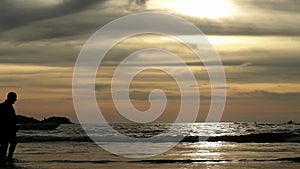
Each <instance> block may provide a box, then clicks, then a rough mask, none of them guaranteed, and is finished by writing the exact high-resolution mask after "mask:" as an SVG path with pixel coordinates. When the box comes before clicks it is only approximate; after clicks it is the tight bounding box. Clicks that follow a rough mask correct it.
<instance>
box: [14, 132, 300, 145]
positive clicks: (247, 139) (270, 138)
mask: <svg viewBox="0 0 300 169" xmlns="http://www.w3.org/2000/svg"><path fill="white" fill-rule="evenodd" d="M180 138H181V137H180V136H163V137H158V138H156V139H149V140H147V139H145V141H149V142H158V143H159V142H176V141H177V140H180ZM18 140H19V142H64V141H65V142H66V141H70V142H91V141H92V140H91V139H90V138H89V137H87V136H80V137H56V136H19V137H18ZM94 141H96V142H121V143H122V142H128V140H122V138H120V137H117V136H99V137H95V138H94ZM201 141H208V142H218V141H222V142H237V143H274V142H295V143H300V135H299V134H293V133H259V134H248V135H234V136H228V135H226V136H213V137H209V136H185V137H184V138H183V139H182V140H181V142H188V143H194V142H201ZM131 142H134V140H131Z"/></svg>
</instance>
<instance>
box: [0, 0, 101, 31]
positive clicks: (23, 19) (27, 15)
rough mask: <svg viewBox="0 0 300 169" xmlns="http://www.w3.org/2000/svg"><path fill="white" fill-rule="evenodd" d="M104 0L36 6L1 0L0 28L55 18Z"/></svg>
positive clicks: (84, 0) (74, 0)
mask: <svg viewBox="0 0 300 169" xmlns="http://www.w3.org/2000/svg"><path fill="white" fill-rule="evenodd" d="M102 1H105V0H64V1H62V3H61V4H59V5H55V6H50V7H42V8H37V7H34V6H35V4H26V5H22V6H20V5H17V4H16V2H14V1H12V0H2V1H1V6H0V11H1V15H0V30H1V31H4V30H8V29H11V28H14V27H18V26H22V25H25V24H29V23H31V22H34V21H39V20H44V19H50V18H55V17H59V16H63V15H68V14H72V13H76V12H79V11H82V10H85V9H86V8H88V7H91V6H92V5H94V4H96V3H99V2H102Z"/></svg>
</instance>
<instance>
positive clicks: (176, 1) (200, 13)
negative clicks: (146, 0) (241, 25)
mask: <svg viewBox="0 0 300 169" xmlns="http://www.w3.org/2000/svg"><path fill="white" fill-rule="evenodd" d="M150 2H151V1H150ZM152 2H155V3H156V4H154V6H155V7H157V8H164V9H168V10H170V11H173V12H176V13H179V14H183V15H188V16H194V17H203V18H209V19H217V18H225V17H230V16H232V15H233V14H234V13H235V9H234V5H233V4H232V2H231V1H230V0H171V1H152Z"/></svg>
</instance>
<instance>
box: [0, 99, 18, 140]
mask: <svg viewBox="0 0 300 169" xmlns="http://www.w3.org/2000/svg"><path fill="white" fill-rule="evenodd" d="M16 131H17V127H16V113H15V109H14V107H13V105H12V104H10V103H8V102H7V101H5V102H3V103H1V104H0V140H3V139H10V138H12V137H15V135H16Z"/></svg>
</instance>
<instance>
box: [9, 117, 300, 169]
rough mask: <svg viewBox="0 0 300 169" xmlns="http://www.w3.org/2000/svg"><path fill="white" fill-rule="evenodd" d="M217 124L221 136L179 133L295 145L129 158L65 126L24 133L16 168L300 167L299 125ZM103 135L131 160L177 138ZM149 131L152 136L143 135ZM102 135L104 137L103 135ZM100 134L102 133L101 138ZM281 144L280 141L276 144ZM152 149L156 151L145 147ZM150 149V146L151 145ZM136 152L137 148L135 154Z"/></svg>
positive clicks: (130, 130)
mask: <svg viewBox="0 0 300 169" xmlns="http://www.w3.org/2000/svg"><path fill="white" fill-rule="evenodd" d="M212 125H217V130H216V131H218V132H217V133H213V132H211V131H208V129H209V128H207V130H206V131H207V132H206V133H204V134H203V133H202V132H199V130H202V131H205V130H203V128H204V126H203V124H180V125H178V131H184V130H185V131H187V132H188V133H189V136H190V137H195V136H196V137H199V136H203V135H206V134H209V136H210V137H213V138H218V137H220V136H222V137H226V138H227V137H228V138H230V137H231V136H237V137H240V136H243V135H248V136H249V137H253V135H255V134H265V133H283V134H293V137H294V138H293V139H295V140H296V141H295V140H294V141H290V140H289V139H290V138H289V139H286V140H282V139H280V141H279V140H278V138H274V139H275V141H276V142H257V141H255V140H254V141H251V140H250V141H247V142H235V141H232V140H231V141H218V140H213V141H203V140H202V141H201V140H200V141H184V142H180V143H179V144H178V145H177V146H175V147H173V148H172V149H170V150H169V151H167V152H165V153H162V154H160V155H157V156H153V157H150V158H124V157H122V156H117V155H113V154H111V153H109V152H107V151H105V150H103V149H102V148H100V147H99V146H98V145H96V144H95V143H93V142H91V141H90V140H89V139H88V138H87V136H86V135H85V133H84V132H83V130H82V129H81V128H80V126H79V125H62V126H60V127H59V128H58V129H57V130H54V131H21V132H20V133H18V136H19V138H20V143H19V144H18V146H17V150H16V154H15V158H16V159H17V160H16V163H15V166H14V167H10V168H31V169H38V168H42V169H60V168H61V169H75V168H76V169H77V168H78V169H79V168H82V169H85V168H122V169H126V168H149V169H151V168H182V169H184V168H187V169H190V168H191V169H192V168H207V169H208V168H217V169H227V168H228V169H229V168H230V169H234V168H239V169H240V168H242V169H243V168H247V169H248V168H253V169H265V168H275V169H279V168H280V169H293V168H295V169H296V168H300V143H299V141H298V135H299V127H300V126H299V125H287V124H259V125H257V124H247V123H245V124H244V123H241V124H234V123H221V124H212ZM114 128H117V129H118V130H119V131H120V133H124V134H127V135H130V136H132V137H141V136H143V137H149V136H152V135H154V134H157V133H161V132H162V131H163V129H165V128H168V124H156V125H147V126H136V125H135V126H128V125H125V124H118V125H115V126H114ZM94 131H95V133H94V134H97V132H96V131H98V132H99V131H101V132H100V133H101V134H103V135H102V137H103V138H106V139H103V138H102V140H101V141H102V142H99V144H100V145H106V146H110V147H113V148H115V149H118V150H120V151H121V153H123V155H127V156H128V155H129V156H130V155H132V154H130V153H132V152H129V151H128V147H130V148H133V150H134V148H135V149H137V150H138V149H139V150H140V149H144V150H145V151H144V152H143V153H144V154H145V155H147V154H149V153H151V151H155V150H156V149H160V148H162V147H166V146H168V145H169V144H173V143H172V137H175V136H177V135H175V134H174V133H178V132H174V133H172V134H167V135H164V137H166V138H169V137H170V136H172V137H171V139H170V138H169V139H166V140H162V141H161V140H160V141H158V142H146V143H145V142H144V143H143V142H122V140H119V141H118V140H117V139H116V138H115V136H114V135H113V134H112V133H105V128H102V129H101V130H97V128H94ZM144 131H147V132H144ZM98 134H99V133H98ZM99 135H100V134H99ZM276 139H277V140H276ZM111 140H113V141H111ZM147 145H151V146H152V149H147V148H146V146H147ZM148 147H149V146H148ZM131 150H132V149H131Z"/></svg>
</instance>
